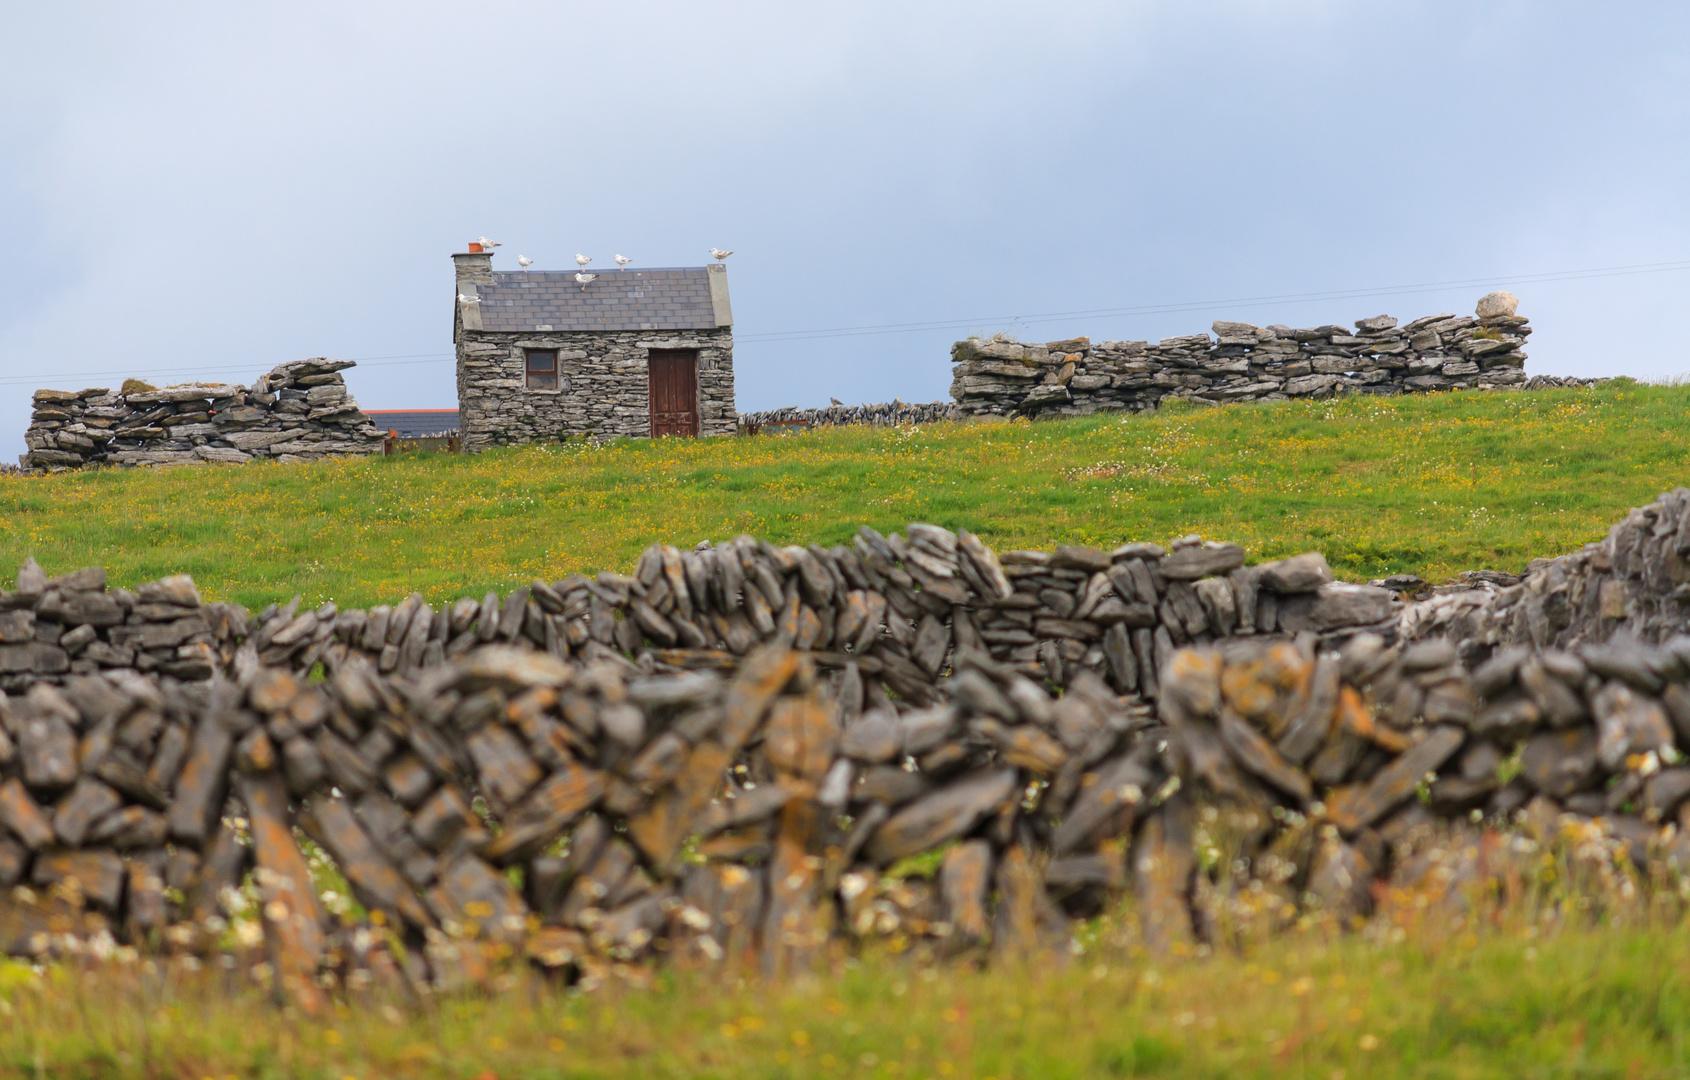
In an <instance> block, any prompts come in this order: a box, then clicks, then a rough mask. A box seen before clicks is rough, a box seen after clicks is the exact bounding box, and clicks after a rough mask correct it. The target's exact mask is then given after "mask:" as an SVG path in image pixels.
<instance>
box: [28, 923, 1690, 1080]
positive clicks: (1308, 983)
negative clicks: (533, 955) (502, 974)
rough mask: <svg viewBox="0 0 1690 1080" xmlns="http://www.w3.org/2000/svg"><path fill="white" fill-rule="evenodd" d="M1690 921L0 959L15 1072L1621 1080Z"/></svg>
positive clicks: (1659, 1001)
mask: <svg viewBox="0 0 1690 1080" xmlns="http://www.w3.org/2000/svg"><path fill="white" fill-rule="evenodd" d="M1687 962H1690V935H1687V933H1686V931H1685V930H1683V929H1677V930H1656V931H1646V930H1638V929H1623V928H1613V927H1609V928H1607V929H1600V930H1591V929H1584V930H1563V931H1560V932H1551V933H1533V932H1532V931H1531V930H1530V929H1524V930H1522V928H1520V927H1514V928H1511V929H1509V930H1506V931H1490V932H1486V933H1483V934H1473V933H1467V932H1463V931H1459V930H1458V931H1455V932H1452V933H1444V934H1433V933H1427V934H1425V935H1422V936H1419V937H1416V938H1411V939H1409V940H1408V941H1407V942H1404V943H1398V944H1383V945H1382V944H1374V943H1370V942H1369V941H1367V940H1365V939H1364V938H1362V937H1359V936H1353V935H1352V936H1349V937H1344V938H1337V939H1329V938H1326V937H1323V936H1321V935H1319V934H1313V933H1311V934H1307V935H1303V936H1300V937H1293V938H1292V939H1290V940H1282V941H1280V942H1278V943H1276V944H1273V945H1269V946H1266V947H1262V948H1260V949H1258V950H1256V951H1254V952H1252V953H1250V954H1248V955H1219V954H1217V955H1214V956H1210V957H1205V958H1198V957H1194V956H1187V957H1185V958H1171V957H1170V958H1163V959H1159V960H1156V959H1150V958H1148V957H1146V956H1144V955H1143V954H1142V952H1137V951H1135V950H1133V949H1130V948H1114V947H1110V946H1103V945H1100V946H1098V947H1096V948H1094V949H1093V950H1091V951H1090V952H1088V953H1087V954H1086V955H1083V956H1071V957H1068V958H1066V959H1065V960H1058V959H1051V960H1048V961H1044V962H1041V963H1039V964H1038V965H1036V966H1031V967H1027V968H1016V967H998V968H995V969H992V970H989V971H986V972H979V971H975V970H971V969H969V968H967V967H962V966H955V965H952V966H947V967H939V968H931V967H929V968H925V969H922V968H918V967H916V966H914V965H911V964H908V963H897V962H894V961H889V960H884V959H881V960H870V961H866V962H863V963H860V964H856V965H854V966H853V965H848V964H846V963H842V962H841V963H835V965H834V966H833V970H831V971H829V972H824V973H822V974H821V976H820V977H819V978H809V979H801V980H799V981H798V982H796V983H792V984H786V985H783V986H780V987H770V986H767V985H764V984H761V983H760V982H758V981H756V980H755V979H744V978H741V979H735V978H733V977H731V976H730V977H726V978H724V977H722V976H721V975H720V974H718V973H713V972H683V973H672V974H669V975H665V976H661V977H660V978H659V979H658V981H657V983H656V985H655V986H652V987H650V988H647V989H641V988H630V987H627V986H625V985H621V984H618V983H616V982H614V981H612V982H609V983H607V984H606V985H605V986H603V987H601V988H600V989H598V990H597V991H595V992H593V993H590V994H578V993H577V994H572V993H568V992H564V991H562V990H560V989H558V988H557V987H555V986H551V985H547V984H545V983H544V982H542V981H541V980H540V979H539V978H538V977H537V976H530V975H525V974H517V975H514V976H511V977H510V981H509V982H508V983H507V984H506V985H505V986H504V987H503V988H502V990H501V991H497V992H491V993H482V992H465V993H458V994H454V995H446V996H442V997H441V998H439V999H437V1000H435V1001H433V1002H431V1003H429V1004H427V1005H425V1006H423V1007H421V1008H418V1007H414V1006H412V1005H408V1004H406V1003H404V1002H402V1001H398V1000H397V999H387V998H384V997H383V996H382V995H381V994H380V993H377V992H365V993H363V994H351V995H349V996H348V1001H347V1002H346V1003H343V1004H341V1005H340V1006H339V1007H338V1008H337V1010H336V1012H335V1013H333V1014H331V1015H329V1016H327V1017H326V1018H323V1019H320V1020H308V1019H304V1018H301V1017H299V1016H297V1015H293V1014H291V1013H285V1012H280V1011H278V1010H277V1008H276V1006H275V1005H274V1004H273V1002H272V1000H271V999H270V998H269V997H268V996H267V994H266V993H265V991H264V990H263V989H262V988H261V987H258V986H256V985H253V984H252V983H251V982H250V981H249V980H244V979H240V978H230V977H226V976H225V975H224V974H223V973H222V972H221V971H220V970H215V969H208V971H205V972H202V973H200V974H199V975H182V974H180V973H177V974H167V973H164V972H163V971H161V970H158V969H155V970H154V971H152V972H151V973H148V972H146V971H144V970H143V965H141V964H134V963H132V964H130V965H128V966H122V965H116V966H114V965H110V964H107V965H103V966H98V967H93V966H90V967H89V968H85V969H79V968H78V967H76V966H74V965H69V964H67V965H62V966H58V967H55V968H52V969H49V971H48V972H47V973H46V975H45V976H42V977H37V976H34V975H32V974H30V973H29V969H27V968H22V967H21V966H13V967H11V968H10V969H8V970H5V971H0V1073H3V1074H4V1075H7V1076H19V1077H110V1078H120V1077H187V1078H194V1077H218V1078H221V1077H226V1076H237V1077H243V1078H246V1077H254V1078H267V1077H302V1078H323V1080H342V1078H345V1077H353V1078H357V1080H376V1078H386V1077H425V1076H426V1077H437V1076H438V1077H461V1078H464V1080H470V1078H475V1077H482V1078H484V1077H488V1076H491V1077H496V1078H504V1080H510V1078H516V1077H533V1078H547V1077H571V1078H589V1077H636V1076H637V1077H677V1078H679V1077H689V1078H690V1077H722V1078H727V1077H768V1078H776V1077H862V1078H871V1077H872V1078H886V1080H920V1078H927V1077H938V1078H945V1077H954V1078H958V1080H981V1078H985V1077H997V1078H1000V1080H1007V1078H1011V1077H1015V1078H1028V1080H1064V1078H1070V1077H1073V1078H1078V1077H1104V1078H1113V1077H1135V1076H1164V1077H1213V1078H1217V1080H1219V1078H1226V1080H1241V1078H1249V1077H1299V1078H1301V1077H1308V1078H1316V1080H1334V1078H1352V1080H1363V1078H1368V1080H1372V1078H1389V1077H1448V1078H1467V1077H1474V1078H1476V1077H1511V1078H1512V1077H1542V1078H1551V1077H1569V1078H1571V1077H1581V1078H1588V1077H1614V1078H1621V1077H1624V1078H1627V1080H1635V1078H1645V1077H1668V1076H1683V1075H1685V1074H1686V1071H1687V1070H1690V1041H1687V1037H1690V966H1687Z"/></svg>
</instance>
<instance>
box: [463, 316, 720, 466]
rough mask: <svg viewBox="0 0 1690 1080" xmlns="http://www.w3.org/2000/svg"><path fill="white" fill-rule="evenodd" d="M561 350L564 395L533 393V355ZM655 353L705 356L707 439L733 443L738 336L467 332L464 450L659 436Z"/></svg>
mask: <svg viewBox="0 0 1690 1080" xmlns="http://www.w3.org/2000/svg"><path fill="white" fill-rule="evenodd" d="M529 349H556V350H557V356H558V360H557V365H558V388H557V389H556V390H531V389H529V388H528V386H527V350H529ZM652 349H697V350H698V415H699V434H700V435H732V434H733V433H734V431H735V427H736V422H737V414H736V412H735V411H734V371H733V330H732V328H731V327H721V328H719V329H713V330H663V331H655V330H627V331H618V332H604V331H594V332H585V331H577V332H555V331H554V332H538V331H537V332H534V333H523V334H511V333H492V332H486V331H475V330H459V331H458V417H459V426H460V428H461V429H462V431H463V441H464V442H463V445H464V449H465V450H470V451H475V450H485V449H486V448H488V447H490V446H499V445H505V444H511V443H526V442H541V441H548V440H554V439H563V438H568V437H570V436H575V435H585V436H590V437H593V438H601V439H602V438H613V437H615V436H619V435H620V436H627V437H630V438H645V437H647V436H649V435H650V434H651V410H650V397H649V373H648V371H647V366H646V358H647V356H648V355H649V353H650V350H652Z"/></svg>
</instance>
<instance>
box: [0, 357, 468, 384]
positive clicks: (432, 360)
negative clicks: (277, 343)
mask: <svg viewBox="0 0 1690 1080" xmlns="http://www.w3.org/2000/svg"><path fill="white" fill-rule="evenodd" d="M330 359H336V360H339V359H345V360H352V361H354V362H356V363H359V364H362V365H363V366H365V367H393V366H395V365H410V364H438V363H444V362H446V361H449V360H453V359H456V357H455V356H454V355H453V354H452V353H390V354H388V355H386V356H347V357H330ZM275 366H276V365H275V364H271V365H270V367H272V368H274V367H275ZM229 367H230V365H228V364H215V365H204V364H202V365H197V366H191V367H152V368H142V369H140V370H136V369H135V368H127V369H125V370H122V371H71V372H65V373H62V374H54V375H53V376H52V377H53V378H55V379H61V380H66V381H69V380H72V379H76V380H82V379H106V378H113V377H116V376H122V377H125V378H134V377H136V376H138V375H205V374H211V373H215V372H224V371H228V370H229ZM41 378H42V376H39V375H0V385H7V384H17V383H33V382H36V381H38V380H39V379H41Z"/></svg>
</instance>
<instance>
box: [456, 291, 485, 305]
mask: <svg viewBox="0 0 1690 1080" xmlns="http://www.w3.org/2000/svg"><path fill="white" fill-rule="evenodd" d="M458 303H460V304H479V303H481V297H479V296H465V295H464V294H463V293H459V294H458Z"/></svg>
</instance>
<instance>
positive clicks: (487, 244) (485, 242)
mask: <svg viewBox="0 0 1690 1080" xmlns="http://www.w3.org/2000/svg"><path fill="white" fill-rule="evenodd" d="M475 242H476V243H478V244H480V245H481V246H482V247H484V248H496V247H504V246H505V245H503V244H501V243H499V242H498V241H497V240H489V239H487V238H486V237H485V236H478V237H476V238H475Z"/></svg>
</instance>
